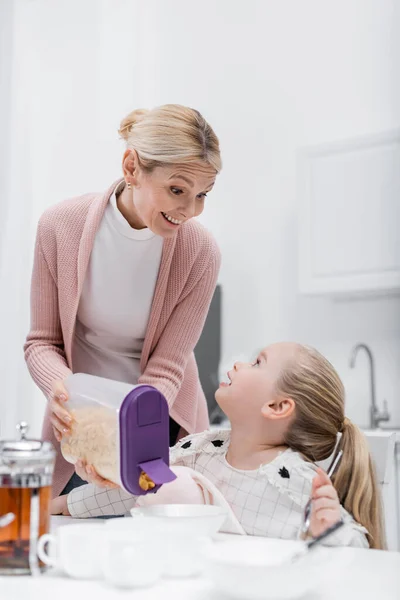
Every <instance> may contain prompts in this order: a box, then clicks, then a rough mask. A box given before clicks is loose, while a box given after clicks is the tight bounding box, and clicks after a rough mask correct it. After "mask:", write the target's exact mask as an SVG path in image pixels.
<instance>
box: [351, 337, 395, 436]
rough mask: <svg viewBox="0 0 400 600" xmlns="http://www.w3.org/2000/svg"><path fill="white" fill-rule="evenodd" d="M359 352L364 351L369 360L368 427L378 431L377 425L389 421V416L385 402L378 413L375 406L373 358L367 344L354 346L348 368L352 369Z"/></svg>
mask: <svg viewBox="0 0 400 600" xmlns="http://www.w3.org/2000/svg"><path fill="white" fill-rule="evenodd" d="M359 350H364V351H365V352H366V354H367V356H368V359H369V370H370V385H371V406H370V409H369V413H370V427H371V429H379V424H380V423H381V422H383V421H389V419H390V414H389V412H388V408H387V402H386V400H384V401H383V410H382V411H380V410H379V408H378V407H377V405H376V396H375V365H374V357H373V356H372V352H371V350H370V348H369V346H367V344H357V345H356V346H354V348H353V350H352V352H351V356H350V367H351V368H352V369H353V368H354V367H355V364H356V356H357V353H358V351H359Z"/></svg>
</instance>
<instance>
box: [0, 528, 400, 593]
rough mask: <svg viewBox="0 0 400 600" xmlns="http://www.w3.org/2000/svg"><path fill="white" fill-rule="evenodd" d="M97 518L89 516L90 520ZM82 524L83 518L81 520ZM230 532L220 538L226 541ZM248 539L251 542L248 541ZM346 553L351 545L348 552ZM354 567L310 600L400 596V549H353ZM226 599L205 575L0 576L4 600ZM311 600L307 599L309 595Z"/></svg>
mask: <svg viewBox="0 0 400 600" xmlns="http://www.w3.org/2000/svg"><path fill="white" fill-rule="evenodd" d="M91 521H96V522H98V520H95V519H87V520H86V521H85V522H91ZM71 522H76V521H75V520H74V519H71V518H69V517H53V518H52V530H54V529H56V528H57V527H59V526H62V525H66V524H68V523H71ZM80 522H82V521H80ZM226 537H227V536H221V539H223V538H226ZM246 541H247V542H248V540H246ZM345 551H347V549H346V550H345ZM348 551H349V556H350V554H352V562H351V568H349V569H348V570H347V571H346V573H345V574H344V575H341V574H340V573H337V576H336V578H335V579H334V580H332V582H331V584H330V586H329V589H323V590H318V591H317V592H315V593H314V594H313V595H312V596H308V597H307V598H308V599H309V600H333V599H335V600H358V599H360V600H399V598H400V553H398V552H382V551H377V550H361V549H360V550H359V549H353V548H351V549H348ZM131 597H132V598H134V599H135V600H166V599H168V600H169V599H171V600H221V595H220V594H219V593H218V592H216V591H215V590H214V589H213V586H212V584H211V583H210V582H209V581H207V579H206V577H199V578H193V579H163V580H162V581H161V582H160V583H158V584H157V585H155V586H154V587H152V588H148V589H144V590H137V589H136V590H122V591H121V590H117V589H114V588H111V587H108V586H106V584H105V583H103V582H101V581H77V580H73V579H69V578H67V577H65V576H63V575H62V574H60V573H57V572H55V571H49V572H47V573H46V574H45V575H44V576H41V577H37V578H33V577H0V598H1V600H28V599H29V600H75V599H76V600H83V599H84V600H86V599H87V600H91V599H92V598H93V599H95V600H116V599H118V600H124V599H125V598H131ZM304 600H306V599H304Z"/></svg>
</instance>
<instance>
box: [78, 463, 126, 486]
mask: <svg viewBox="0 0 400 600" xmlns="http://www.w3.org/2000/svg"><path fill="white" fill-rule="evenodd" d="M75 473H76V474H77V475H79V477H80V478H81V479H83V481H88V482H89V483H93V484H94V485H97V486H98V487H104V488H118V487H119V485H117V484H116V483H114V482H113V481H109V480H108V479H104V477H101V476H100V475H99V474H98V473H97V471H96V469H95V468H94V467H93V466H92V465H88V464H86V463H85V462H84V461H83V460H78V461H77V462H76V463H75Z"/></svg>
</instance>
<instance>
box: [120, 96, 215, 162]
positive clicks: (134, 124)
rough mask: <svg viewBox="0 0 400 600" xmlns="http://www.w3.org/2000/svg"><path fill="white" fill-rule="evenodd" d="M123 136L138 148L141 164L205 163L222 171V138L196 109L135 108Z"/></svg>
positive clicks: (168, 106)
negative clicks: (220, 146) (219, 139)
mask: <svg viewBox="0 0 400 600" xmlns="http://www.w3.org/2000/svg"><path fill="white" fill-rule="evenodd" d="M119 134H120V136H121V137H122V138H123V139H124V140H125V141H126V145H127V148H129V149H131V150H136V152H137V154H138V157H139V162H140V164H141V166H142V167H143V168H144V169H145V170H147V171H151V170H152V169H154V167H157V166H163V165H171V164H188V163H196V162H203V163H207V164H208V165H210V166H211V167H213V168H214V169H215V171H216V172H217V173H219V172H220V171H221V168H222V162H221V155H220V149H219V141H218V138H217V136H216V135H215V133H214V131H213V129H212V128H211V126H210V125H209V124H208V123H207V121H206V120H205V119H204V117H202V115H201V114H200V113H199V112H198V111H197V110H194V109H193V108H188V107H186V106H180V105H179V104H165V105H164V106H159V107H157V108H153V109H152V110H144V109H139V110H134V111H133V112H131V113H130V114H129V115H128V116H127V117H125V119H123V120H122V122H121V125H120V128H119Z"/></svg>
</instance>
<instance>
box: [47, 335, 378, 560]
mask: <svg viewBox="0 0 400 600" xmlns="http://www.w3.org/2000/svg"><path fill="white" fill-rule="evenodd" d="M228 377H229V384H228V383H222V384H221V386H220V388H219V389H218V391H217V393H216V400H217V402H218V404H219V405H220V407H221V408H222V410H223V411H224V413H225V414H226V415H227V417H228V418H229V420H230V423H231V430H220V431H211V432H210V431H208V432H204V433H200V434H196V435H190V436H187V437H186V438H184V439H182V440H180V441H179V442H178V443H177V445H176V446H175V447H174V448H172V449H171V464H172V465H174V467H173V468H174V469H175V473H176V474H177V479H176V480H175V481H174V482H172V483H170V484H167V485H164V486H163V487H162V488H161V489H160V490H159V491H158V493H157V494H156V495H147V496H144V497H141V498H140V499H138V498H135V497H133V496H131V495H129V494H128V493H127V492H125V491H123V490H121V489H112V490H109V492H108V497H109V499H110V501H111V505H110V506H107V507H106V509H104V508H103V507H102V502H101V496H99V501H97V496H98V495H101V494H102V493H104V489H103V486H107V482H104V481H102V480H101V478H99V477H98V476H94V477H93V478H88V479H90V481H91V482H92V483H91V484H88V485H87V486H85V487H84V488H81V490H79V494H78V493H76V492H75V491H72V492H71V493H70V494H69V495H68V496H67V497H63V498H58V499H57V500H55V501H53V506H52V512H53V513H55V514H58V513H64V514H72V515H73V516H74V517H84V518H86V517H91V516H98V515H101V514H104V512H106V513H107V514H114V515H115V514H118V513H119V511H121V507H122V512H124V511H127V510H129V509H130V508H132V507H133V506H135V504H136V503H137V502H139V503H141V504H146V503H152V504H154V503H161V504H163V503H168V502H195V503H199V502H201V501H202V497H206V494H205V492H207V493H208V497H209V495H210V492H211V495H212V496H213V498H214V502H215V499H216V498H217V496H218V495H220V496H222V499H220V500H219V503H221V504H223V502H224V501H225V502H226V503H227V504H228V511H229V510H231V511H232V513H233V516H232V519H231V520H230V527H231V529H230V530H229V531H230V532H235V533H238V532H241V533H246V534H248V535H259V536H267V537H275V538H285V539H296V538H297V537H298V535H299V532H300V531H301V527H302V519H303V513H304V508H305V506H306V504H307V502H308V500H309V498H312V503H311V520H310V526H309V529H308V534H309V535H310V536H311V537H316V536H318V535H321V534H322V533H323V532H325V531H326V530H327V529H328V528H329V527H331V526H333V525H334V524H335V523H337V522H338V521H339V520H341V519H342V520H343V521H344V526H342V527H341V528H340V529H338V530H337V531H336V532H335V533H333V534H332V535H331V536H330V537H327V538H326V540H325V543H326V544H328V545H338V546H355V547H357V546H358V547H371V548H379V549H383V548H385V540H384V533H383V527H382V513H381V506H380V497H379V490H378V486H377V482H376V478H375V474H374V468H373V465H372V461H371V457H370V455H369V451H368V446H367V443H366V440H365V438H364V435H363V434H362V433H361V431H360V430H359V429H358V428H357V427H356V426H355V425H354V424H353V423H352V422H351V421H350V420H349V419H348V418H347V417H345V414H344V388H343V385H342V382H341V381H340V378H339V376H338V375H337V373H336V371H335V370H334V368H333V367H332V365H331V364H330V363H329V362H328V361H327V360H326V359H325V358H324V357H323V356H322V355H321V354H319V353H318V352H317V351H316V350H314V349H312V348H308V347H304V346H301V345H298V344H289V343H282V344H274V345H272V346H269V347H267V348H265V349H264V350H263V351H262V352H261V353H260V355H259V356H258V358H257V360H256V361H255V362H254V363H240V364H239V363H237V364H235V365H234V367H233V369H232V370H231V371H230V372H229V373H228ZM340 450H343V455H342V460H341V461H340V463H339V466H338V467H337V469H336V471H335V472H334V474H333V475H332V481H331V480H330V479H329V478H328V476H327V475H326V473H325V472H324V471H322V469H320V468H318V467H317V465H316V463H318V462H319V461H323V460H325V459H329V458H330V457H332V458H335V456H336V455H337V453H338V452H339V451H340ZM81 468H82V467H81ZM82 475H83V476H85V472H84V471H83V470H82ZM205 480H206V482H205ZM207 482H208V483H207ZM199 486H200V488H201V487H202V488H203V491H201V490H199Z"/></svg>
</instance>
